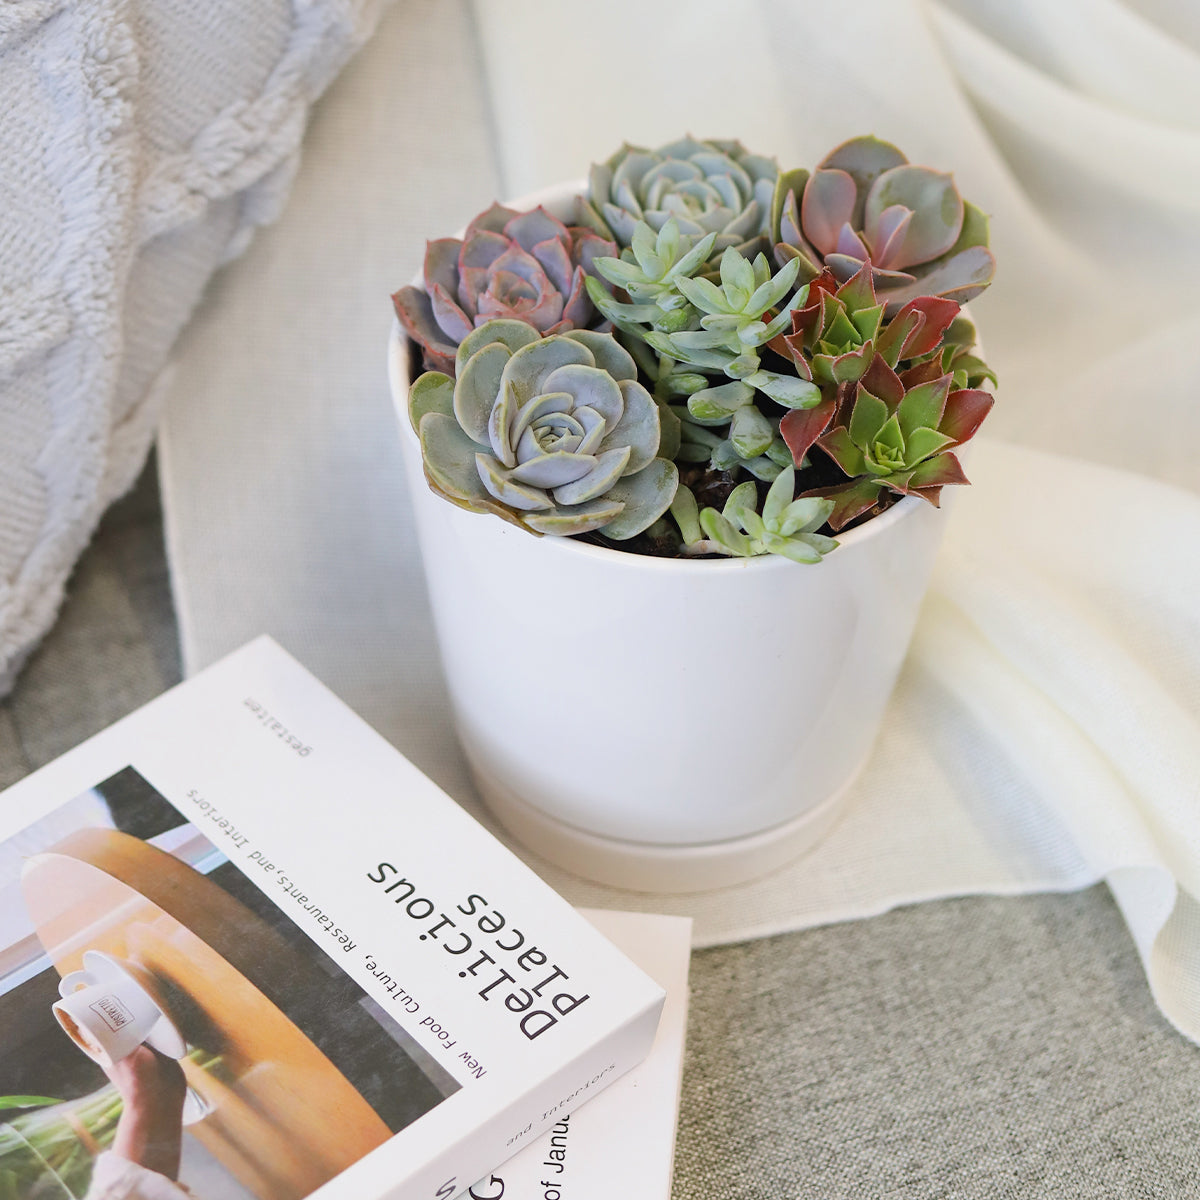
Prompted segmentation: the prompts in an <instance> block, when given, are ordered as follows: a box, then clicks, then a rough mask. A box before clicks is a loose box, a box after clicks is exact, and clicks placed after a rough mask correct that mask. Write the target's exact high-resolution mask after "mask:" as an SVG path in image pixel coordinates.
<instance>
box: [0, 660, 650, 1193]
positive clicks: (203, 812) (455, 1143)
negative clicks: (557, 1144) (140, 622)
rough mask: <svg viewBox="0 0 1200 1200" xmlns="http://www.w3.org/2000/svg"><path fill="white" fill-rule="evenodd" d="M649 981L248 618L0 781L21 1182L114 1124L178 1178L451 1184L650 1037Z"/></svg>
mask: <svg viewBox="0 0 1200 1200" xmlns="http://www.w3.org/2000/svg"><path fill="white" fill-rule="evenodd" d="M663 999H664V991H663V989H662V987H660V986H659V985H658V984H657V983H655V982H654V980H652V979H651V978H650V977H649V976H648V975H647V974H646V973H645V972H644V971H643V970H641V969H640V968H639V967H637V966H636V965H635V964H634V963H632V962H631V961H630V960H629V958H628V957H627V956H626V955H624V954H623V953H621V952H620V951H619V950H618V949H617V948H616V947H614V945H613V944H612V942H611V941H609V940H608V939H607V938H606V937H604V936H603V935H602V934H601V933H600V932H599V931H598V930H597V929H596V928H595V927H594V926H593V925H592V924H591V923H589V922H588V921H587V920H585V919H584V918H583V917H582V916H580V915H579V914H578V913H577V912H576V911H575V910H574V909H572V908H571V907H570V905H568V904H567V902H566V901H565V900H563V899H562V898H561V897H559V896H558V895H557V894H556V893H555V892H553V891H552V890H551V889H550V888H549V887H548V886H547V885H546V884H545V883H544V882H543V881H542V880H541V879H540V878H539V877H538V876H537V875H536V874H535V873H534V872H533V871H532V870H530V869H529V868H528V867H526V866H525V865H524V864H523V863H521V862H520V860H519V859H517V858H516V857H515V856H514V855H512V854H511V853H510V852H509V851H508V850H507V849H505V848H504V847H503V846H502V845H501V844H500V843H499V842H498V841H496V839H495V838H493V837H492V836H491V834H489V833H488V832H487V831H486V830H485V829H483V827H482V826H480V825H479V824H478V823H477V822H476V821H474V820H473V819H472V818H471V817H470V816H468V815H467V814H466V813H465V812H463V810H462V809H461V808H459V807H458V805H456V804H455V803H454V802H453V801H452V800H451V799H450V798H449V797H448V796H446V795H445V794H444V793H443V792H441V791H440V790H439V789H438V788H437V787H435V786H434V784H433V783H432V782H431V781H430V780H428V779H427V778H426V777H425V776H423V775H422V774H421V773H420V772H419V771H418V770H417V769H416V768H415V767H414V766H412V764H411V763H409V762H408V761H407V760H406V759H405V758H404V757H403V756H402V755H400V754H399V752H398V751H396V750H395V749H394V748H393V747H392V746H390V745H389V744H388V743H387V742H386V741H385V740H384V739H383V738H382V737H380V736H379V735H378V734H377V733H375V732H374V731H373V730H371V729H370V728H369V727H368V726H367V725H366V724H365V722H363V721H361V720H360V719H359V718H358V717H357V716H355V715H354V714H353V713H352V712H351V711H350V710H349V709H348V708H347V707H346V706H345V705H344V704H342V703H341V702H340V701H339V700H338V699H337V698H336V697H334V696H333V695H332V693H330V692H329V691H328V690H327V689H325V688H324V687H323V686H322V685H321V684H320V683H318V682H317V681H316V680H315V679H314V678H313V677H312V676H311V675H309V674H308V673H307V672H306V671H305V670H304V669H303V668H302V667H301V666H300V665H299V664H298V663H296V662H295V660H294V659H292V658H290V657H289V656H288V655H287V654H286V653H285V652H284V651H283V650H281V649H280V648H279V647H278V646H277V645H276V644H275V643H274V642H272V641H271V640H270V639H269V638H260V639H258V640H256V641H254V642H252V643H250V644H249V645H247V646H245V647H243V648H242V649H241V650H239V651H237V652H235V653H234V654H232V655H230V656H229V657H228V658H226V659H224V660H222V661H221V662H220V663H217V664H216V665H214V666H212V667H210V668H208V670H206V671H204V672H201V673H200V674H198V675H197V676H195V677H194V678H193V679H191V680H189V681H187V682H185V683H183V684H181V685H179V686H178V687H176V688H173V689H172V690H171V691H169V692H167V693H165V694H164V695H162V696H160V697H159V698H158V699H157V700H154V701H152V702H151V703H150V704H148V705H146V706H145V707H144V708H142V709H140V710H138V711H137V712H136V713H133V714H131V715H130V716H129V717H126V718H125V719H124V720H122V721H119V722H117V723H116V724H115V725H113V726H112V727H110V728H109V729H107V730H105V731H103V732H102V733H100V734H98V735H97V736H96V737H94V738H91V739H90V740H89V741H87V742H84V743H83V744H82V745H80V746H78V747H76V748H75V749H74V750H72V751H70V752H69V753H67V754H65V755H63V756H62V757H61V758H59V759H56V760H55V761H54V762H52V763H50V764H48V765H47V766H45V767H43V768H42V769H41V770H39V771H37V772H35V773H33V774H32V775H30V776H28V777H27V778H26V779H24V780H22V781H21V782H19V783H18V784H16V785H15V786H13V787H12V788H10V789H9V790H8V791H7V792H5V793H4V794H3V795H0V1092H3V1093H5V1094H6V1095H5V1097H4V1098H3V1099H0V1187H2V1186H3V1185H4V1183H5V1179H6V1176H5V1172H7V1180H8V1183H9V1187H10V1192H9V1193H8V1194H12V1195H15V1196H18V1197H21V1200H41V1197H43V1196H46V1197H50V1196H53V1197H67V1196H73V1197H84V1196H86V1194H87V1190H88V1187H89V1186H90V1184H91V1180H92V1174H93V1171H94V1170H95V1169H96V1167H95V1164H96V1163H97V1162H101V1163H104V1164H106V1165H105V1168H104V1169H106V1170H107V1169H109V1167H110V1166H111V1164H112V1163H114V1162H117V1163H120V1162H123V1161H124V1160H125V1159H127V1158H129V1154H128V1153H126V1151H128V1150H129V1148H130V1146H134V1147H135V1148H136V1147H141V1148H142V1149H144V1150H145V1154H144V1157H145V1158H146V1160H147V1161H145V1162H141V1163H140V1165H141V1167H144V1168H145V1169H147V1170H154V1171H156V1172H157V1173H158V1174H162V1175H165V1176H166V1177H167V1179H173V1178H177V1179H178V1181H179V1182H180V1183H181V1184H184V1185H186V1187H187V1188H189V1189H190V1191H191V1192H192V1193H193V1194H194V1195H195V1196H196V1197H197V1198H198V1200H300V1198H302V1197H308V1196H313V1197H319V1198H320V1200H341V1198H343V1197H344V1198H346V1200H349V1198H351V1197H352V1198H353V1200H369V1198H371V1197H379V1198H380V1200H385V1198H389V1200H449V1197H451V1196H454V1195H456V1194H458V1193H460V1192H462V1191H463V1190H464V1189H466V1188H468V1187H469V1186H471V1185H472V1183H473V1181H475V1180H478V1179H481V1178H485V1177H486V1176H487V1174H488V1172H489V1171H490V1170H491V1169H492V1168H493V1167H494V1166H495V1165H496V1164H497V1163H499V1162H501V1161H502V1160H504V1159H506V1158H509V1157H510V1156H511V1155H512V1154H513V1152H514V1148H515V1146H516V1144H517V1143H518V1142H519V1141H521V1140H527V1142H528V1143H529V1144H532V1143H533V1142H534V1140H535V1139H537V1138H538V1136H539V1135H540V1134H541V1133H542V1132H543V1131H546V1130H549V1129H551V1128H552V1127H553V1126H554V1125H555V1123H556V1122H561V1121H562V1120H563V1118H569V1117H570V1115H571V1114H572V1113H573V1112H574V1110H575V1109H576V1108H577V1107H579V1105H581V1104H583V1103H584V1102H585V1101H587V1100H589V1099H590V1098H592V1097H593V1096H595V1095H597V1094H598V1093H599V1092H600V1091H602V1090H603V1089H604V1088H606V1087H607V1086H608V1085H609V1084H611V1083H612V1082H614V1081H615V1080H617V1079H618V1078H619V1077H620V1076H622V1075H623V1074H624V1073H625V1072H626V1071H628V1070H629V1069H630V1068H631V1067H632V1066H634V1065H635V1064H636V1063H637V1062H638V1061H639V1060H641V1059H642V1058H643V1057H644V1056H645V1055H646V1053H647V1051H648V1050H649V1048H650V1045H651V1043H652V1041H653V1038H654V1034H655V1029H656V1026H657V1023H658V1019H659V1014H660V1011H661V1009H662V1005H663ZM672 1116H673V1113H672ZM146 1130H153V1131H154V1132H153V1136H151V1135H150V1134H147V1133H146ZM131 1131H132V1132H131ZM139 1131H140V1132H141V1134H142V1135H143V1136H142V1137H141V1138H140V1140H139V1138H138V1137H137V1136H135V1134H137V1133H138V1132H139ZM143 1144H144V1145H143ZM110 1147H115V1149H116V1151H117V1152H118V1153H117V1154H115V1155H114V1154H109V1155H105V1153H104V1152H105V1150H106V1149H108V1148H110ZM139 1152H140V1151H139ZM134 1158H135V1159H136V1158H137V1155H136V1154H135V1155H134ZM139 1161H140V1160H139Z"/></svg>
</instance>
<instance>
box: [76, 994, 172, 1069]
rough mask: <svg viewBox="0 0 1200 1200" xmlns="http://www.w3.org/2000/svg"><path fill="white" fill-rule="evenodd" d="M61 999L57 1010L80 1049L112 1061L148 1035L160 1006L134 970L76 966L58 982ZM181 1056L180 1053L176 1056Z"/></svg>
mask: <svg viewBox="0 0 1200 1200" xmlns="http://www.w3.org/2000/svg"><path fill="white" fill-rule="evenodd" d="M58 994H59V996H60V997H61V999H59V1000H57V1001H55V1003H54V1005H53V1010H54V1016H55V1019H56V1020H57V1021H58V1023H59V1024H60V1025H61V1026H62V1027H63V1030H64V1031H65V1032H66V1034H67V1036H68V1037H69V1038H70V1039H71V1040H72V1041H73V1042H74V1043H75V1045H77V1046H78V1047H79V1048H80V1050H82V1051H83V1052H84V1054H86V1055H87V1056H88V1058H90V1059H92V1061H93V1062H96V1063H99V1065H100V1066H101V1067H111V1066H112V1064H113V1063H114V1062H118V1061H120V1060H121V1059H122V1058H124V1057H125V1056H126V1055H127V1054H130V1053H132V1052H133V1050H135V1049H136V1048H137V1047H138V1046H140V1045H141V1044H142V1043H143V1042H144V1041H146V1039H147V1038H148V1037H149V1036H150V1034H151V1032H152V1031H153V1030H154V1028H155V1026H156V1025H157V1024H158V1022H159V1021H160V1020H161V1019H162V1016H163V1012H162V1009H160V1008H159V1007H158V1005H157V1004H156V1003H155V1002H154V1000H153V999H151V997H150V995H149V994H148V993H147V992H146V990H145V989H144V988H143V987H142V986H141V985H140V984H138V983H137V982H136V981H135V980H134V979H133V978H132V977H131V976H129V975H126V976H125V977H124V978H120V977H117V978H113V977H112V976H111V975H110V976H108V977H106V978H103V979H102V978H100V977H99V976H98V975H97V974H96V973H95V972H94V971H90V970H83V971H72V972H71V973H70V974H69V975H66V976H64V977H63V979H62V981H61V982H60V983H59V985H58ZM175 1057H177V1056H175Z"/></svg>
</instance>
